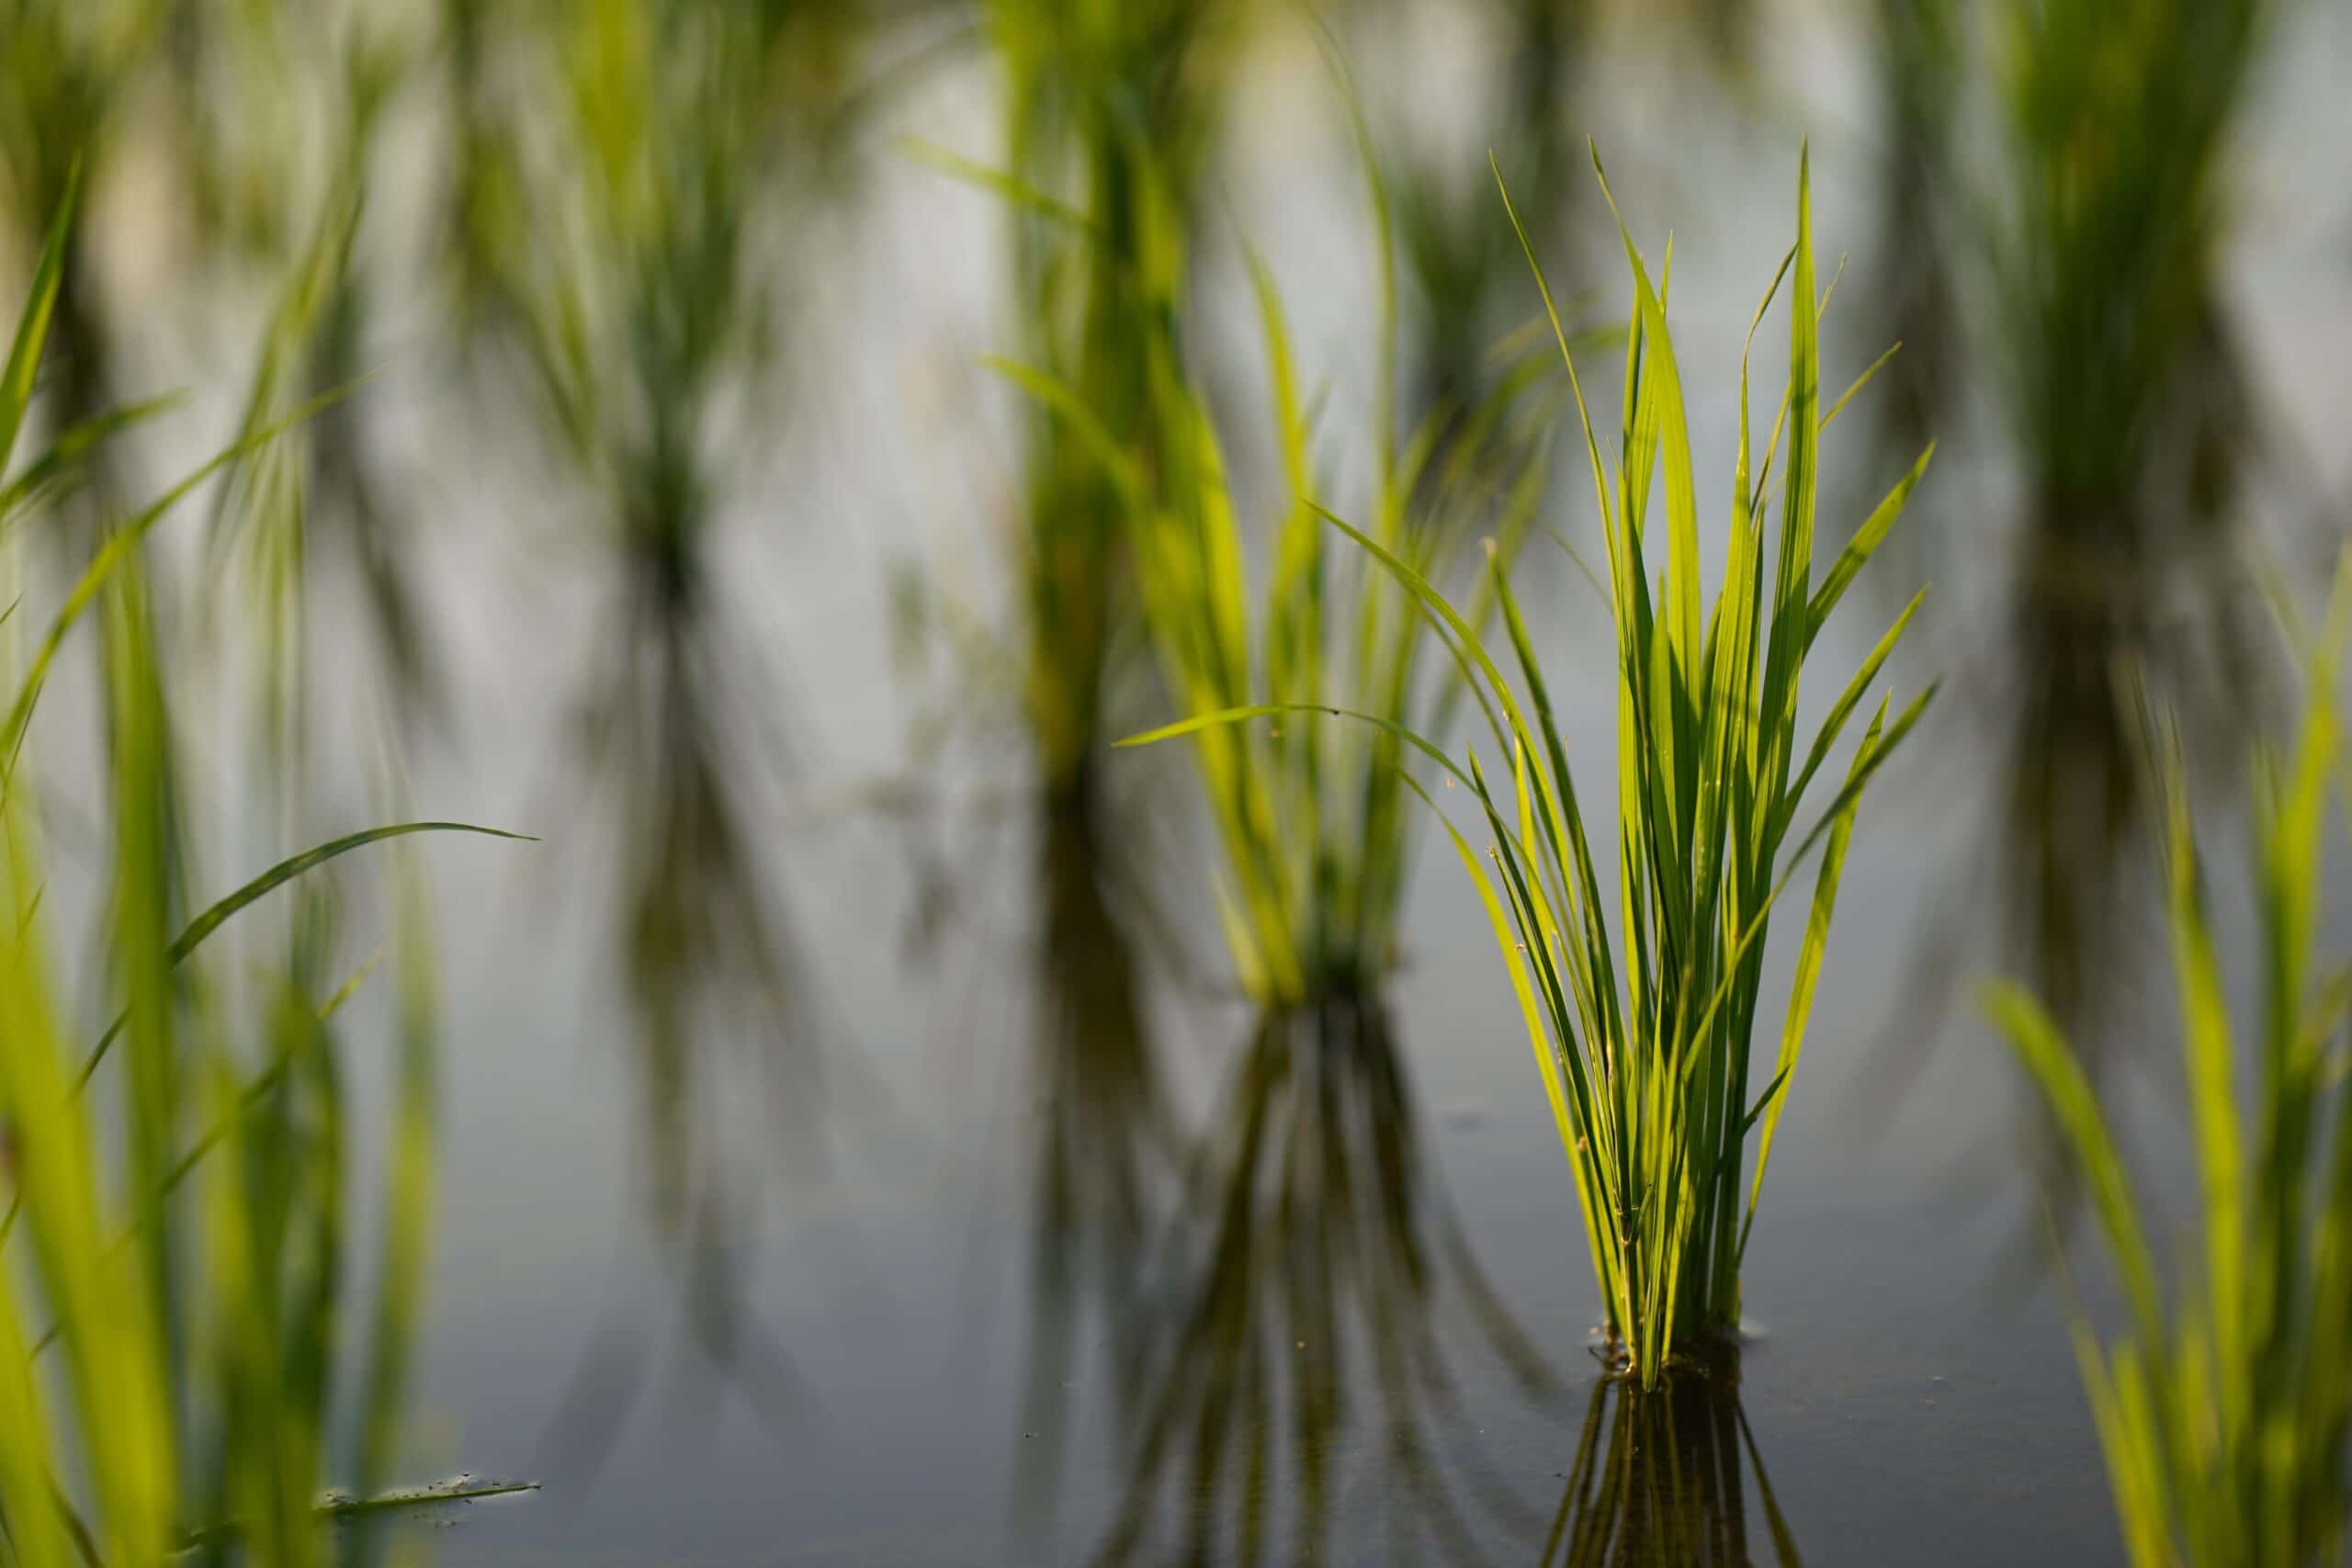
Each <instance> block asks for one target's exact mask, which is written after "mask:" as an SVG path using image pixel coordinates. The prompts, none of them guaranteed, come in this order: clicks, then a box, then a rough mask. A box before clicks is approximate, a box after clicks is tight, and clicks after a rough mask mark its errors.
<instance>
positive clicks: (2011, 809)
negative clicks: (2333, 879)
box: [1986, 0, 2274, 1043]
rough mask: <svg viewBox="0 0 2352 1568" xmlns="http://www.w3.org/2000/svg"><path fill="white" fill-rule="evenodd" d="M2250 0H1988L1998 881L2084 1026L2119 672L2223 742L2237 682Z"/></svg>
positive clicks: (2111, 895) (2111, 862)
mask: <svg viewBox="0 0 2352 1568" xmlns="http://www.w3.org/2000/svg"><path fill="white" fill-rule="evenodd" d="M2273 10H2274V7H2273V6H2272V5H2271V4H2270V3H2269V0H2211V3H2207V0H2130V3H2129V4H2126V5H2124V6H2120V7H2119V6H2109V5H2106V4H2101V3H2099V0H2047V3H2042V0H2036V3H2032V4H2027V3H2023V0H2019V3H2017V4H2012V5H2010V6H2005V7H2003V8H2001V10H2000V12H1999V13H1998V20H1999V22H2000V23H2001V24H2003V31H2002V33H2001V35H2000V36H2001V39H2002V41H2003V42H2004V43H2005V44H2006V46H2007V55H2006V60H2005V70H2004V73H2003V76H2002V79H2001V83H2002V89H2003V90H2002V96H2001V102H2002V107H2003V116H2004V118H2005V121H2006V127H2005V129H2006V135H2005V137H2004V138H2003V144H2004V148H2005V152H2006V164H2005V166H2004V168H2003V171H2002V173H2003V176H2004V177H2003V187H2004V188H2003V191H2002V194H2001V196H2000V197H1999V198H1998V199H1997V200H1995V201H1992V202H1990V203H1988V204H1986V209H1987V210H1989V211H1991V212H1994V213H1996V214H1999V215H2000V216H1999V217H1998V218H1997V219H1996V222H1995V225H1994V226H1993V228H1992V229H1991V230H1990V231H1989V234H1988V243H1989V245H1990V248H1991V251H1992V255H1993V276H1994V281H1995V287H1996V299H1997V300H1998V317H1999V320H2000V322H2001V326H2002V332H2001V336H2002V340H2003V343H2004V347H2005V350H2006V353H2005V355H2003V361H2004V367H2005V370H2006V374H2005V376H2004V377H2003V378H2002V379H2003V383H2004V387H2005V395H2004V396H2003V398H2002V399H2001V405H2002V407H2003V408H2004V409H2005V410H2006V411H2007V412H2008V413H2009V415H2010V416H2011V425H2012V429H2011V445H2012V447H2013V449H2014V450H2015V452H2016V453H2017V454H2018V457H2019V458H2020V460H2021V462H2022V465H2023V468H2024V470H2025V494H2026V502H2025V514H2024V518H2023V521H2024V524H2025V536H2024V539H2023V541H2022V545H2023V548H2022V554H2021V557H2020V558H2019V559H2018V564H2017V567H2016V590H2015V596H2014V604H2015V606H2016V608H2015V617H2016V625H2015V627H2014V629H2013V631H2012V632H2011V634H2010V635H2009V636H2008V637H2007V638H2006V639H2005V647H2006V649H2007V655H2008V656H2009V657H2011V658H2013V659H2014V660H2015V668H2016V670H2017V671H2018V678H2019V680H2020V681H2021V682H2023V691H2022V696H2021V700H2019V701H2018V702H2016V703H2015V704H2014V705H2013V711H2014V714H2015V717H2014V721H2013V722H2014V728H2013V730H2012V732H2011V739H2010V751H2011V761H2010V763H2009V768H2008V777H2007V781H2006V782H2005V784H2004V792H2005V795H2006V797H2007V799H2006V803H2005V818H2006V819H2005V820H2004V821H2003V823H2002V824H2001V831H2002V833H2003V837H2004V840H2005V842H2006V843H2007V845H2009V846H2010V849H2009V852H2008V855H2009V859H2010V861H2011V864H2010V865H2009V866H2008V868H2007V877H2006V880H2007V883H2008V884H2009V885H2010V886H2012V887H2013V888H2015V889H2016V890H2017V891H2016V893H2015V894H2014V897H2016V898H2017V899H2018V906H2019V907H2018V909H2017V910H2016V914H2015V917H2014V918H2015V919H2016V920H2017V922H2018V926H2019V927H2020V932H2021V934H2022V936H2023V937H2024V939H2025V947H2026V950H2027V951H2028V952H2029V953H2031V954H2032V956H2033V960H2034V976H2033V978H2034V983H2035V985H2036V987H2037V988H2038V989H2039V990H2040V991H2041V995H2042V997H2043V998H2044V1000H2045V1001H2046V1002H2047V1003H2048V1004H2049V1005H2050V1006H2051V1007H2052V1009H2053V1010H2055V1011H2056V1012H2057V1013H2058V1015H2059V1016H2060V1017H2061V1018H2062V1019H2064V1020H2066V1021H2068V1023H2069V1026H2070V1027H2071V1028H2073V1029H2075V1031H2076V1032H2078V1033H2080V1034H2081V1035H2082V1036H2083V1038H2084V1039H2085V1041H2086V1043H2095V1042H2096V1039H2097V1031H2096V1028H2095V1025H2096V1024H2097V1023H2098V1018H2099V1015H2100V1014H2101V1013H2102V1012H2103V1011H2104V1010H2106V1008H2107V1007H2108V1006H2109V1005H2110V1004H2111V1003H2112V1002H2113V1000H2114V999H2115V992H2116V989H2117V986H2118V982H2119V980H2120V978H2121V976H2123V975H2126V974H2128V973H2129V969H2128V963H2129V959H2130V955H2131V953H2133V952H2134V951H2135V950H2137V949H2138V948H2140V947H2141V946H2142V945H2143V944H2142V943H2141V942H2140V941H2139V937H2140V935H2141V934H2142V933H2140V932H2138V931H2134V929H2133V922H2132V921H2131V919H2129V916H2128V911H2129V910H2130V909H2131V908H2133V907H2135V906H2137V905H2139V904H2140V903H2142V902H2143V901H2142V900H2140V899H2139V898H2138V897H2137V891H2138V889H2139V888H2140V886H2141V883H2140V880H2139V871H2140V868H2141V866H2142V865H2143V863H2144V858H2145V857H2144V853H2143V851H2144V849H2145V847H2146V844H2147V842H2148V840H2147V837H2146V832H2145V829H2147V827H2148V826H2149V823H2150V814H2149V812H2148V809H2147V807H2148V803H2149V800H2150V797H2151V788H2152V786H2151V782H2150V781H2149V779H2148V778H2147V777H2146V776H2145V774H2144V773H2143V771H2142V769H2141V768H2140V766H2139V760H2140V748H2138V747H2137V746H2136V745H2135V744H2134V743H2133V740H2132V737H2131V705H2132V703H2133V702H2134V700H2135V699H2134V698H2133V696H2132V695H2131V692H2132V688H2133V687H2134V686H2135V685H2136V684H2139V683H2141V682H2148V683H2152V684H2154V685H2155V686H2156V687H2157V688H2158V689H2159V690H2160V691H2162V692H2163V693H2165V695H2166V697H2167V700H2168V701H2169V702H2170V703H2171V704H2172V705H2174V706H2175V707H2176V708H2177V710H2178V711H2179V712H2180V713H2181V714H2182V716H2183V717H2184V719H2186V720H2187V721H2188V722H2189V723H2191V724H2192V725H2193V726H2195V727H2196V728H2199V732H2200V735H2201V737H2202V739H2203V740H2204V741H2206V742H2210V743H2209V744H2200V745H2199V748H2198V750H2199V751H2200V752H2208V753H2218V754H2222V755H2231V756H2234V755H2236V754H2238V752H2239V750H2240V747H2239V746H2238V745H2237V743H2236V740H2235V739H2234V728H2233V726H2234V720H2235V719H2236V718H2237V717H2238V716H2242V715H2243V714H2244V712H2245V705H2244V702H2243V694H2244V693H2245V691H2246V690H2247V689H2248V687H2249V686H2251V685H2253V684H2254V683H2255V682H2254V680H2253V674H2254V671H2252V670H2251V669H2250V668H2249V665H2250V659H2249V655H2248V653H2247V651H2246V645H2247V643H2248V641H2249V638H2248V637H2247V635H2246V631H2245V627H2244V626H2242V625H2241V624H2240V621H2241V618H2240V615H2239V614H2238V610H2237V605H2238V603H2239V601H2240V600H2241V599H2242V598H2243V597H2244V595H2243V593H2242V592H2241V587H2242V583H2243V579H2242V578H2241V577H2239V575H2238V570H2237V566H2236V562H2235V548H2236V544H2235V540H2236V534H2237V526H2236V525H2237V521H2238V518H2239V516H2240V513H2241V505H2242V502H2241V497H2242V491H2243V486H2244V475H2245V467H2246V463H2247V459H2248V457H2249V454H2250V453H2251V452H2252V451H2253V449H2254V447H2255V446H2256V412H2255V410H2256V398H2255V397H2254V396H2253V395H2252V393H2251V390H2250V381H2249V378H2248V374H2247V371H2246V368H2245V365H2244V364H2243V361H2242V355H2241V351H2240V349H2239V347H2238V344H2237V342H2236V338H2235V334H2234V331H2233V326H2232V323H2231V319H2230V314H2229V311H2228V310H2227V308H2226V306H2225V304H2224V301H2223V293H2222V255H2223V250H2224V247H2225V245H2226V243H2227V241H2228V238H2229V235H2230V233H2231V231H2232V229H2233V184H2232V180H2231V176H2230V167H2231V162H2230V154H2231V149H2232V144H2233V134H2234V131H2235V129H2236V126H2237V124H2238V121H2239V118H2240V115H2241V113H2242V110H2243V108H2244V106H2245V103H2246V101H2247V96H2248V93H2249V89H2250V87H2251V85H2252V83H2253V80H2254V77H2255V73H2256V68H2257V65H2258V63H2259V61H2260V59H2261V54H2262V44H2263V41H2264V39H2266V38H2267V37H2268V36H2269V34H2270V31H2271V28H2270V26H2269V19H2270V17H2271V15H2272V12H2273Z"/></svg>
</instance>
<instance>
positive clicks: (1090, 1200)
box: [1020, 813, 1177, 1510]
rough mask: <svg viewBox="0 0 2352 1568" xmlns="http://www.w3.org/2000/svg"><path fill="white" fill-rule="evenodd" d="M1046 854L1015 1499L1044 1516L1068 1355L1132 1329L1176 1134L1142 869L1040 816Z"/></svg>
mask: <svg viewBox="0 0 2352 1568" xmlns="http://www.w3.org/2000/svg"><path fill="white" fill-rule="evenodd" d="M1041 828H1042V829H1043V831H1044V833H1045V839H1044V841H1043V843H1042V844H1041V845H1040V846H1039V851H1038V862H1037V888H1038V900H1039V919H1040V929H1039V932H1038V935H1037V940H1036V954H1035V976H1036V991H1035V994H1036V996H1037V998H1038V1004H1037V1005H1038V1006H1039V1008H1040V1009H1041V1016H1040V1017H1039V1018H1038V1019H1037V1020H1036V1021H1035V1023H1034V1024H1033V1026H1032V1030H1031V1033H1032V1037H1033V1039H1034V1041H1035V1052H1036V1057H1035V1067H1034V1088H1032V1089H1031V1090H1030V1095H1031V1097H1032V1098H1033V1099H1034V1100H1035V1109H1034V1111H1031V1112H1030V1114H1032V1115H1034V1116H1035V1124H1036V1155H1035V1169H1034V1171H1033V1173H1032V1177H1031V1179H1032V1181H1033V1182H1034V1184H1035V1200H1034V1201H1035V1209H1034V1213H1035V1220H1034V1228H1033V1232H1032V1235H1031V1236H1030V1243H1029V1245H1030V1259H1031V1269H1032V1279H1031V1287H1032V1294H1033V1302H1034V1307H1033V1314H1032V1330H1031V1341H1030V1355H1029V1369H1028V1392H1027V1395H1026V1408H1025V1411H1024V1415H1023V1430H1024V1432H1027V1433H1029V1434H1032V1435H1033V1437H1034V1438H1035V1440H1032V1441H1024V1442H1023V1445H1022V1448H1021V1455H1020V1458H1021V1465H1022V1473H1021V1476H1020V1491H1021V1501H1022V1504H1023V1507H1024V1508H1027V1509H1031V1510H1035V1509H1037V1508H1039V1507H1042V1506H1047V1505H1049V1504H1050V1500H1051V1494H1052V1489H1053V1487H1054V1485H1055V1484H1056V1483H1057V1480H1058V1478H1059V1475H1060V1472H1061V1460H1062V1455H1061V1442H1060V1438H1061V1435H1062V1430H1063V1426H1064V1413H1065V1404H1066V1396H1065V1393H1064V1392H1063V1391H1064V1389H1065V1388H1066V1386H1067V1385H1068V1383H1069V1374H1070V1371H1071V1348H1072V1345H1073V1342H1074V1340H1075V1338H1076V1336H1077V1334H1078V1330H1079V1326H1080V1322H1081V1321H1082V1318H1083V1315H1084V1314H1085V1313H1086V1312H1087V1311H1089V1310H1090V1309H1091V1310H1092V1311H1093V1312H1095V1313H1097V1314H1099V1315H1100V1317H1101V1320H1102V1322H1103V1325H1104V1326H1105V1331H1106V1332H1107V1334H1108V1335H1109V1337H1110V1338H1111V1339H1112V1341H1113V1342H1114V1343H1121V1342H1124V1341H1125V1339H1126V1338H1127V1337H1129V1336H1130V1335H1131V1334H1132V1333H1133V1330H1134V1327H1135V1324H1136V1315H1137V1314H1138V1313H1139V1312H1140V1311H1142V1310H1143V1302H1142V1300H1141V1295H1142V1289H1143V1273H1144V1267H1145V1264H1146V1262H1147V1254H1148V1248H1147V1246H1146V1244H1147V1242H1148V1238H1149V1235H1150V1232H1151V1228H1152V1224H1153V1223H1154V1217H1155V1215H1156V1213H1157V1212H1158V1207H1159V1201H1160V1200H1162V1199H1164V1198H1165V1196H1166V1191H1167V1179H1168V1178H1169V1177H1170V1174H1171V1173H1172V1171H1173V1169H1174V1168H1175V1165H1176V1160H1177V1148H1176V1144H1177V1132H1176V1128H1175V1125H1174V1122H1173V1120H1172V1114H1171V1110H1170V1105H1169V1104H1168V1097H1167V1089H1166V1085H1165V1083H1164V1082H1163V1079H1162V1071H1163V1069H1162V1066H1161V1064H1160V1061H1159V1051H1158V1042H1157V1039H1156V1037H1155V1035H1154V1033H1153V1032H1152V1028H1151V1023H1150V1020H1149V1017H1148V1010H1147V1007H1146V1000H1145V996H1144V987H1145V975H1146V971H1145V967H1144V965H1143V964H1142V962H1141V955H1140V953H1138V951H1137V948H1136V936H1137V935H1138V934H1139V933H1137V932H1136V931H1134V930H1133V929H1132V928H1133V925H1134V922H1135V918H1136V910H1137V908H1138V907H1139V901H1138V892H1139V890H1138V889H1137V888H1136V887H1135V886H1132V884H1133V883H1134V882H1135V881H1136V879H1137V878H1138V877H1139V876H1140V875H1141V874H1142V873H1141V869H1140V868H1137V867H1128V866H1126V865H1125V863H1124V861H1123V858H1122V856H1121V855H1120V853H1119V851H1118V850H1117V849H1116V848H1115V847H1108V846H1105V845H1103V843H1101V842H1098V841H1096V840H1094V839H1093V838H1092V836H1091V835H1090V834H1089V833H1088V832H1087V830H1086V827H1085V824H1084V823H1083V822H1082V821H1081V820H1080V819H1079V818H1076V817H1074V816H1071V815H1069V814H1058V813H1057V814H1052V815H1048V816H1046V817H1045V818H1043V819H1042V822H1041Z"/></svg>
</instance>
